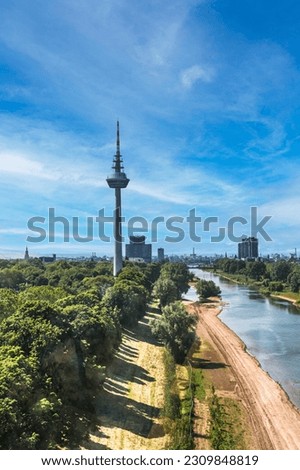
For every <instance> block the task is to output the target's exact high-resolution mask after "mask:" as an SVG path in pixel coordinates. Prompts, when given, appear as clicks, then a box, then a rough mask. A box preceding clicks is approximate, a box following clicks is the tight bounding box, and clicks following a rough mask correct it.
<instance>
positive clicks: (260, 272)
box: [214, 258, 300, 294]
mask: <svg viewBox="0 0 300 470" xmlns="http://www.w3.org/2000/svg"><path fill="white" fill-rule="evenodd" d="M214 269H215V270H220V271H222V272H224V273H228V274H231V275H238V277H239V279H240V280H242V279H243V280H245V281H247V280H253V281H255V283H256V285H258V286H259V287H261V290H262V292H264V293H266V294H267V293H272V292H282V291H285V290H287V291H291V292H295V293H299V291H300V264H299V263H297V262H295V261H294V260H288V261H285V260H281V261H276V262H272V263H271V262H264V261H244V260H239V259H229V258H222V259H219V260H217V261H216V262H215V264H214Z"/></svg>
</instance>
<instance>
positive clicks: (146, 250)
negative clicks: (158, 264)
mask: <svg viewBox="0 0 300 470" xmlns="http://www.w3.org/2000/svg"><path fill="white" fill-rule="evenodd" d="M145 240H146V238H145V237H144V236H139V237H134V236H131V237H129V241H130V243H129V244H127V245H126V258H127V259H129V260H131V261H144V262H145V263H151V261H152V245H151V243H145Z"/></svg>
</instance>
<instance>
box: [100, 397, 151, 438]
mask: <svg viewBox="0 0 300 470" xmlns="http://www.w3.org/2000/svg"><path fill="white" fill-rule="evenodd" d="M96 410H97V415H98V417H99V424H100V426H106V427H111V428H114V427H118V428H122V429H126V430H127V431H130V432H132V433H134V434H136V435H139V436H142V437H150V436H149V434H150V431H151V428H152V426H153V424H154V419H155V418H157V417H158V416H159V413H160V409H159V408H158V407H155V406H151V405H147V404H145V403H140V402H137V401H135V400H132V399H131V398H128V397H126V396H124V395H118V394H112V393H110V392H108V391H106V390H103V392H102V393H101V394H100V395H99V397H98V400H97V403H96Z"/></svg>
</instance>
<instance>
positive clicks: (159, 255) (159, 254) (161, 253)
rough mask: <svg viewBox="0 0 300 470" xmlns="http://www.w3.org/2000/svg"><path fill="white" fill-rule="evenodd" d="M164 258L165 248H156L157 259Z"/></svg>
mask: <svg viewBox="0 0 300 470" xmlns="http://www.w3.org/2000/svg"><path fill="white" fill-rule="evenodd" d="M164 259H165V250H164V249H163V248H158V249H157V261H163V260H164Z"/></svg>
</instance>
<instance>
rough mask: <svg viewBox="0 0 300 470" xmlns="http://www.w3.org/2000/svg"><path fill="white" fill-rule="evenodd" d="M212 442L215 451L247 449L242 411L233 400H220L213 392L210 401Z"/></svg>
mask: <svg viewBox="0 0 300 470" xmlns="http://www.w3.org/2000/svg"><path fill="white" fill-rule="evenodd" d="M209 410H210V415H211V422H210V441H211V445H212V448H213V449H215V450H242V449H245V442H244V432H243V426H242V423H241V409H240V407H239V405H238V403H237V402H236V401H235V400H232V399H231V398H219V397H218V396H217V395H216V394H215V391H214V390H213V393H212V397H211V400H210V407H209Z"/></svg>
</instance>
